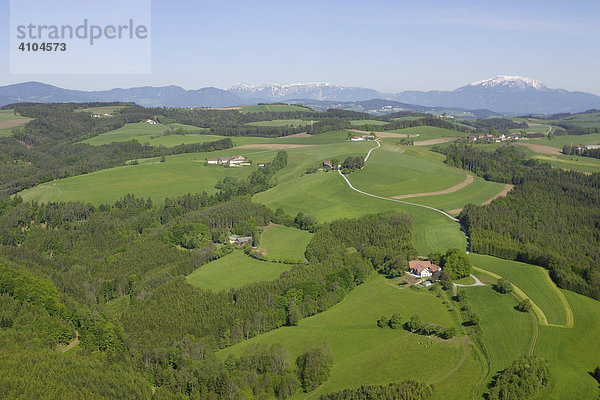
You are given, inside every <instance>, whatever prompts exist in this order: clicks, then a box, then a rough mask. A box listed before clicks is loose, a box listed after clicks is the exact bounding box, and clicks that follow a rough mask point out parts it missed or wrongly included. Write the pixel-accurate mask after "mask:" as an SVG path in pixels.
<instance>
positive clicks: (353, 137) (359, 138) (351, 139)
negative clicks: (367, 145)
mask: <svg viewBox="0 0 600 400" xmlns="http://www.w3.org/2000/svg"><path fill="white" fill-rule="evenodd" d="M363 140H365V139H363V138H362V137H360V136H352V137H351V138H350V141H351V142H362V141H363Z"/></svg>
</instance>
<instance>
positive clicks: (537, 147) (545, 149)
mask: <svg viewBox="0 0 600 400" xmlns="http://www.w3.org/2000/svg"><path fill="white" fill-rule="evenodd" d="M516 144H518V145H519V146H525V147H528V148H530V149H531V150H533V151H535V152H536V153H541V154H560V149H558V148H556V147H552V146H544V145H543V144H535V143H525V142H517V143H516Z"/></svg>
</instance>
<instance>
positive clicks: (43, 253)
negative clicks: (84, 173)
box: [0, 152, 414, 398]
mask: <svg viewBox="0 0 600 400" xmlns="http://www.w3.org/2000/svg"><path fill="white" fill-rule="evenodd" d="M286 160H287V155H286V154H285V152H280V153H279V154H278V155H277V156H276V158H275V159H274V160H273V162H271V163H268V164H267V165H266V166H265V168H263V169H260V170H258V171H257V172H256V173H255V174H256V175H254V174H253V175H252V176H250V177H249V178H248V179H247V180H244V181H237V182H223V183H222V186H223V189H222V190H221V191H220V192H219V193H217V194H214V195H207V194H206V193H204V194H198V195H187V196H182V197H179V198H172V199H167V200H166V201H165V204H164V205H155V204H154V203H153V202H152V201H151V200H150V199H139V198H135V197H134V196H126V197H124V198H123V199H121V200H119V201H118V202H116V203H115V204H114V205H101V206H99V207H94V206H91V205H89V204H83V203H76V202H73V203H47V204H42V205H40V204H35V203H27V204H23V203H21V202H20V201H19V199H18V198H15V199H11V200H7V201H4V202H0V227H1V228H0V242H1V244H2V246H1V247H0V265H2V268H1V269H0V303H1V304H2V305H3V306H2V307H1V308H0V324H1V325H2V329H1V330H0V343H2V344H3V345H2V346H0V347H1V348H2V350H0V352H1V353H2V358H3V360H5V362H6V365H9V366H14V368H9V369H10V371H8V372H7V373H6V374H2V376H1V377H0V380H1V382H0V387H2V388H3V389H2V390H3V392H2V393H6V394H7V396H8V397H29V398H31V397H44V396H46V397H61V393H70V394H73V395H74V396H80V397H90V398H114V396H117V397H120V396H121V395H122V394H123V393H125V392H128V393H135V397H138V398H149V397H150V395H151V394H150V391H149V388H150V386H154V387H155V395H156V396H158V395H160V396H159V397H161V398H183V397H186V398H206V397H208V398H211V397H214V398H235V397H236V396H238V394H241V393H244V392H246V393H253V394H254V395H259V394H260V393H264V394H265V395H267V396H269V395H272V396H276V397H279V398H284V397H288V396H289V395H291V394H293V393H295V392H296V391H298V390H311V388H313V387H314V386H315V383H314V382H317V383H316V385H318V384H320V382H321V381H319V380H318V379H317V378H318V376H323V374H321V373H319V374H320V375H319V374H317V378H314V377H315V375H314V374H313V373H312V372H311V373H308V372H307V371H311V368H313V369H314V368H316V369H317V370H319V368H320V367H315V366H314V365H312V364H310V362H309V361H311V362H312V361H314V359H318V357H312V356H311V357H308V358H306V359H303V360H301V361H298V363H297V365H296V366H295V367H293V366H284V367H283V369H281V368H280V369H279V370H278V372H274V371H273V370H271V369H269V368H263V367H260V368H255V367H253V366H248V362H246V361H243V360H245V358H244V356H242V357H241V358H240V359H239V360H237V359H234V360H232V359H229V361H228V362H226V363H222V362H220V361H219V360H218V359H217V358H216V356H215V354H214V351H215V350H217V349H220V348H224V347H227V346H230V345H232V344H234V343H237V342H239V341H241V340H245V339H248V338H250V337H253V336H255V335H258V334H261V333H264V332H267V331H269V330H272V329H275V328H277V327H279V326H283V325H294V324H296V323H297V322H298V321H299V320H300V319H302V318H304V317H307V316H309V315H313V314H315V313H318V312H322V311H324V310H327V309H328V308H330V307H331V306H332V305H334V304H336V303H337V302H339V301H340V300H341V299H342V298H344V296H345V295H346V294H347V293H348V292H349V291H351V290H352V289H353V288H354V287H355V286H356V285H359V284H361V283H362V282H363V281H364V280H365V279H366V277H367V275H368V274H369V273H370V271H372V270H373V269H376V270H389V269H394V268H403V263H404V264H405V262H406V259H407V257H408V256H407V254H410V253H413V252H414V250H413V249H412V246H411V242H412V240H411V235H410V218H409V217H408V216H406V215H403V214H393V213H386V214H381V215H370V216H365V217H362V218H361V219H359V220H342V221H337V222H332V223H330V224H325V225H322V226H318V225H315V224H314V223H306V221H307V219H306V218H305V216H297V217H296V218H295V219H294V218H292V217H290V216H286V215H285V214H284V213H282V212H281V211H278V213H277V214H278V215H274V214H273V212H272V211H271V210H269V209H268V208H266V207H264V206H262V205H257V204H253V203H251V202H250V201H249V197H248V196H246V195H249V194H252V193H255V192H257V191H260V190H264V189H265V188H267V187H268V185H269V184H270V183H269V182H270V181H271V178H272V176H273V175H274V173H275V171H276V170H277V169H280V168H282V167H283V166H285V165H286ZM270 221H288V222H290V224H298V225H302V226H303V227H305V228H306V229H309V228H310V229H313V230H316V233H315V236H314V238H313V239H312V241H311V243H310V244H309V246H308V249H307V258H308V259H309V263H308V264H302V265H297V266H295V267H293V268H292V269H291V270H290V271H288V272H286V273H284V274H282V276H281V277H280V278H278V279H276V280H274V281H271V282H258V283H254V284H250V285H247V286H244V287H242V288H239V289H235V290H233V289H232V290H230V291H222V292H217V293H215V292H213V291H210V290H202V289H197V288H194V287H192V286H190V285H189V284H187V283H186V281H185V278H184V277H185V275H187V274H189V273H191V272H192V271H193V270H195V269H196V268H198V267H201V266H202V265H203V264H205V263H207V262H209V261H211V260H212V259H214V258H216V257H219V256H221V255H223V254H226V252H224V251H223V250H222V249H217V248H216V246H215V243H219V242H222V241H223V240H224V239H225V238H226V237H227V234H228V233H229V232H236V233H239V234H244V235H249V234H252V233H253V231H254V230H255V229H256V227H257V226H264V225H266V224H268V223H269V222H270ZM399 243H400V244H401V245H400V246H398V244H399ZM178 247H182V248H183V249H184V250H182V249H181V248H178ZM75 337H77V340H79V345H78V346H77V350H76V351H77V359H76V361H73V362H71V363H69V362H67V361H65V360H67V359H71V358H67V357H69V355H68V354H65V355H61V354H58V353H57V352H56V350H55V348H56V346H57V345H58V344H60V343H62V344H65V343H67V342H69V341H72V340H74V338H75ZM7 349H13V350H11V351H8V350H7ZM72 351H75V350H72ZM271 351H272V350H269V352H271ZM307 351H308V349H307ZM60 357H63V358H62V359H60ZM258 358H260V359H261V360H262V359H264V358H268V356H267V355H265V356H264V357H263V356H260V357H258ZM325 359H326V360H327V357H325ZM328 362H329V361H327V362H325V363H324V364H325V365H327V364H328ZM17 364H18V365H19V367H17ZM34 364H35V365H34ZM311 365H312V366H311ZM74 367H75V368H78V371H80V373H81V374H82V379H81V380H79V379H72V377H71V375H72V371H73V368H74ZM44 368H47V370H48V371H50V372H51V375H50V376H48V380H39V379H34V375H32V374H36V373H37V372H36V371H41V370H42V369H44ZM91 370H93V371H94V372H90V371H91ZM303 371H304V372H303ZM88 372H89V377H88V375H86V374H88ZM325 375H326V374H325ZM84 377H86V378H85V379H84ZM313 378H314V379H317V380H316V381H314V380H312V379H313ZM319 379H321V378H319ZM50 382H51V383H52V384H51V385H49V383H50ZM49 387H50V388H51V389H48V388H49ZM121 397H127V396H121Z"/></svg>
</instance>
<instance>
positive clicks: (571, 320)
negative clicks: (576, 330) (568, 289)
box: [542, 269, 575, 328]
mask: <svg viewBox="0 0 600 400" xmlns="http://www.w3.org/2000/svg"><path fill="white" fill-rule="evenodd" d="M542 273H543V275H544V280H545V281H546V283H547V284H548V285H549V286H550V287H551V288H552V290H553V291H554V293H556V295H557V296H558V298H559V299H560V302H561V303H562V305H563V307H564V309H565V316H566V321H565V323H564V324H563V325H560V324H549V326H554V327H558V328H573V326H574V325H575V317H574V315H573V309H572V308H571V305H570V304H569V301H568V300H567V298H566V297H565V294H564V293H563V292H561V290H560V289H559V288H558V286H556V285H555V284H554V282H552V279H551V278H550V274H549V273H548V271H546V270H545V269H542Z"/></svg>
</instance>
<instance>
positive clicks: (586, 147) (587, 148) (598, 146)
mask: <svg viewBox="0 0 600 400" xmlns="http://www.w3.org/2000/svg"><path fill="white" fill-rule="evenodd" d="M584 147H585V149H586V150H595V149H600V144H588V145H587V146H584Z"/></svg>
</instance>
